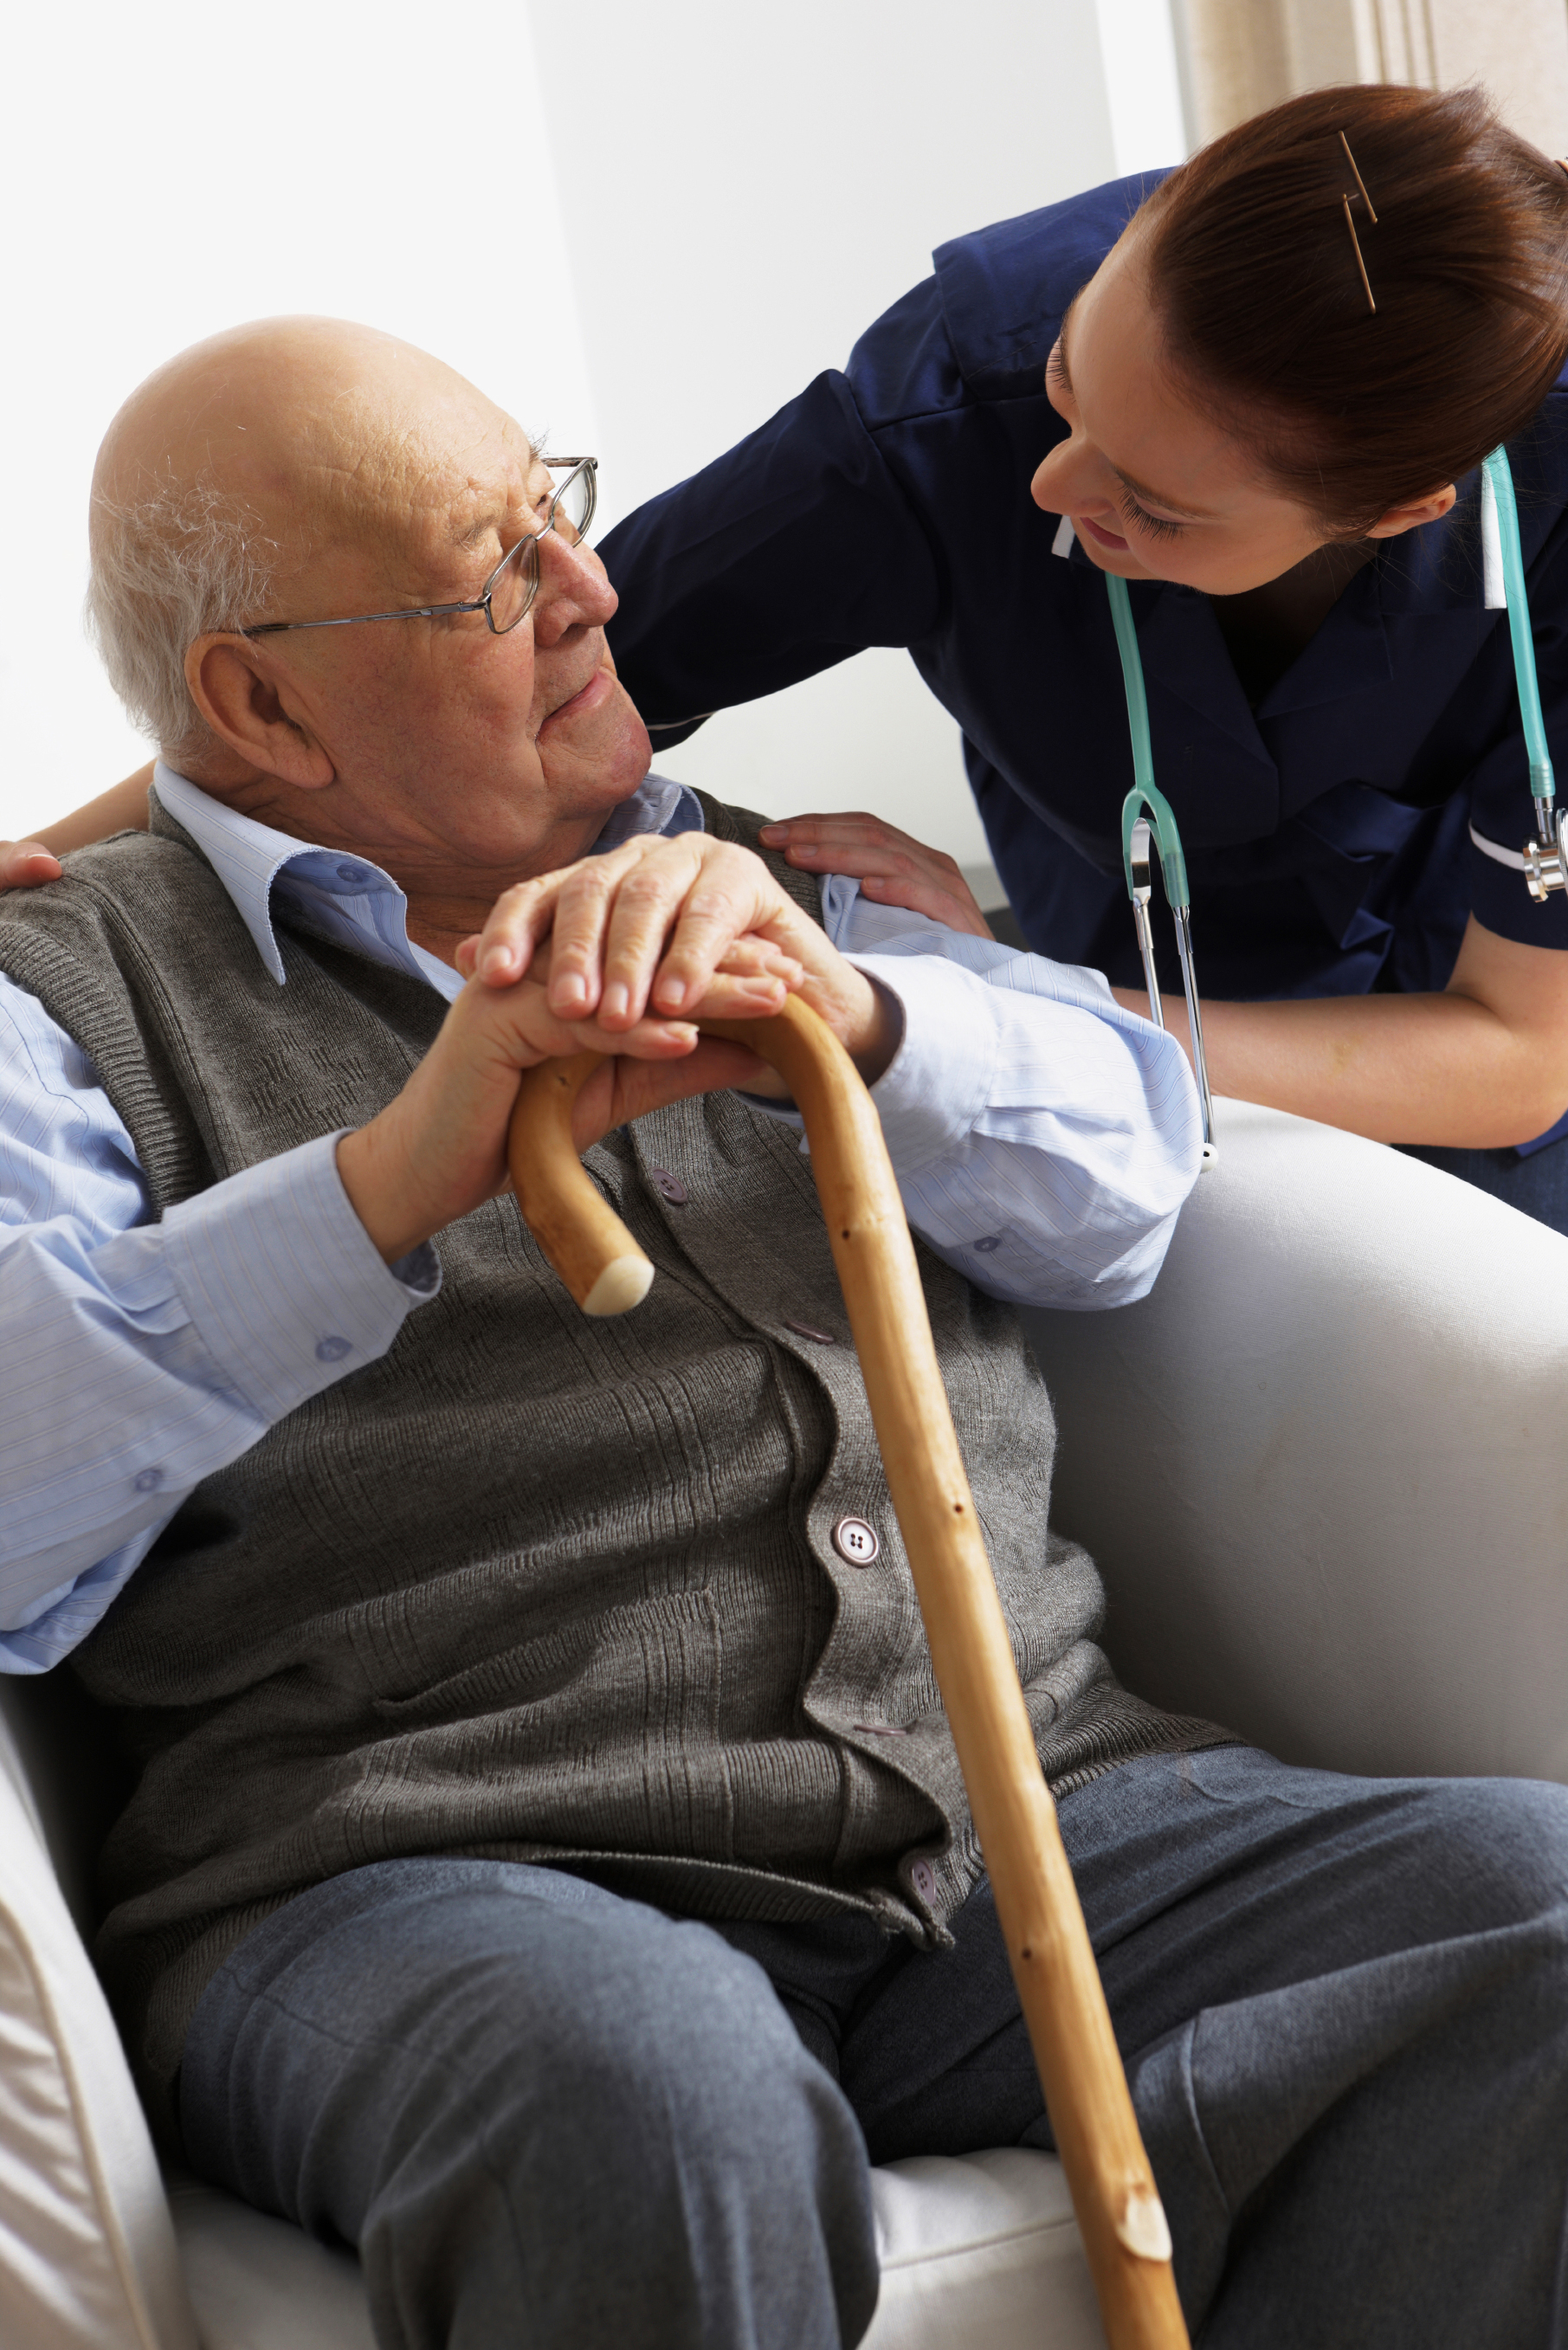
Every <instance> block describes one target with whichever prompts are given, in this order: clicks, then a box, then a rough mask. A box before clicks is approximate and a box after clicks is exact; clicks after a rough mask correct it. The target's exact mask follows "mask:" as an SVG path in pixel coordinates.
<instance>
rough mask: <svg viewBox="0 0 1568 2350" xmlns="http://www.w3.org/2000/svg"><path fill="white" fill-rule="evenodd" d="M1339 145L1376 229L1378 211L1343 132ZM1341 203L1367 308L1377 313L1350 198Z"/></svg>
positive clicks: (1342, 198)
mask: <svg viewBox="0 0 1568 2350" xmlns="http://www.w3.org/2000/svg"><path fill="white" fill-rule="evenodd" d="M1339 143H1340V145H1341V146H1342V147H1343V148H1344V150H1345V161H1346V162H1347V163H1348V164H1349V166H1350V168H1351V170H1352V171H1353V172H1355V184H1356V186H1357V187H1358V188H1359V189H1360V191H1361V201H1362V203H1364V204H1365V205H1366V214H1367V218H1368V219H1369V220H1370V221H1371V223H1372V225H1373V227H1374V228H1376V225H1377V213H1376V209H1375V208H1374V205H1373V202H1372V199H1371V197H1370V196H1369V195H1368V194H1367V192H1366V181H1365V180H1364V179H1363V178H1362V176H1361V173H1360V171H1359V169H1358V168H1357V165H1356V161H1355V156H1354V155H1353V154H1352V153H1351V151H1350V141H1349V140H1348V139H1347V138H1346V137H1345V133H1344V131H1343V130H1342V131H1341V132H1340V134H1339ZM1340 202H1341V203H1343V204H1344V206H1345V227H1346V228H1347V229H1348V230H1349V231H1350V242H1351V244H1352V245H1353V246H1354V247H1355V265H1356V267H1357V269H1359V270H1360V272H1361V283H1362V285H1363V286H1364V287H1365V288H1366V307H1367V308H1368V309H1369V310H1372V311H1376V307H1377V304H1376V301H1375V299H1374V298H1373V293H1372V280H1371V279H1370V278H1369V277H1368V276H1367V275H1366V262H1365V261H1364V260H1363V259H1362V257H1361V239H1360V238H1359V237H1358V236H1357V235H1356V234H1355V221H1354V220H1353V219H1352V217H1351V212H1350V198H1349V197H1348V196H1342V197H1341V198H1340Z"/></svg>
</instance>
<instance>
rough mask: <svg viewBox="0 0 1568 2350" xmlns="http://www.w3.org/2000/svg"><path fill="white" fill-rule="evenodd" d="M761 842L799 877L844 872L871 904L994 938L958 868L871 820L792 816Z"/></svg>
mask: <svg viewBox="0 0 1568 2350" xmlns="http://www.w3.org/2000/svg"><path fill="white" fill-rule="evenodd" d="M761 837H762V840H763V844H764V845H765V846H766V847H769V848H772V849H775V850H778V851H780V852H781V853H782V854H783V856H784V858H785V861H786V862H787V863H789V864H791V865H794V866H798V867H799V868H800V869H801V871H802V872H804V873H846V874H848V876H849V877H850V879H851V880H855V881H858V882H859V884H860V888H861V891H862V893H863V894H864V895H865V896H866V897H867V898H868V899H870V900H871V902H872V904H873V905H876V906H902V907H903V908H904V910H906V912H908V913H911V914H925V915H928V916H929V919H930V920H932V921H933V922H943V923H945V924H946V926H947V928H948V929H949V930H950V931H968V932H969V933H970V935H971V938H977V939H989V938H993V937H994V936H995V932H994V931H992V927H991V924H990V923H989V922H988V921H987V920H986V919H985V916H984V915H983V914H982V913H981V910H980V908H979V906H978V905H977V904H976V903H975V899H974V894H973V892H972V891H971V889H970V886H969V883H968V882H967V881H966V880H965V879H964V878H963V875H962V873H961V871H960V869H959V867H958V866H957V864H956V863H955V862H954V860H953V859H952V858H950V857H945V856H944V855H943V854H942V852H941V850H940V848H928V847H926V845H925V843H924V842H923V841H919V840H912V839H911V838H910V837H909V834H908V833H907V832H900V831H898V828H897V827H896V826H894V825H890V824H884V822H883V821H882V818H881V817H880V816H863V815H862V816H790V817H788V818H787V819H786V820H785V821H784V822H783V823H780V824H769V825H764V826H763V830H762V834H761Z"/></svg>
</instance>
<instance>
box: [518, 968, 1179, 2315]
mask: <svg viewBox="0 0 1568 2350" xmlns="http://www.w3.org/2000/svg"><path fill="white" fill-rule="evenodd" d="M701 1025H702V1029H703V1033H704V1034H705V1035H715V1036H725V1037H728V1038H730V1039H731V1040H732V1042H734V1043H736V1044H740V1045H746V1046H748V1047H749V1049H750V1050H751V1051H753V1052H754V1053H756V1054H757V1055H760V1057H761V1058H762V1059H763V1060H765V1061H769V1062H771V1063H772V1065H773V1066H774V1068H775V1069H776V1070H777V1071H778V1072H779V1075H780V1076H782V1077H783V1078H784V1082H785V1083H786V1085H787V1086H788V1087H789V1088H790V1091H791V1092H792V1094H793V1095H794V1100H795V1104H796V1107H798V1108H799V1110H800V1112H801V1114H802V1116H803V1118H805V1130H806V1134H807V1136H808V1137H809V1139H810V1142H811V1163H812V1168H813V1170H814V1172H815V1177H816V1188H817V1191H818V1195H819V1196H820V1198H821V1201H822V1209H823V1213H824V1215H825V1216H826V1220H827V1231H828V1237H829V1239H830V1241H831V1242H832V1244H833V1254H834V1259H835V1262H836V1264H837V1267H838V1278H839V1281H840V1283H841V1284H842V1285H843V1290H844V1302H845V1305H846V1309H847V1311H848V1315H849V1326H850V1328H851V1330H852V1331H853V1333H854V1336H855V1344H856V1347H857V1351H858V1354H859V1358H860V1368H861V1373H862V1376H863V1377H864V1378H865V1382H866V1393H867V1399H868V1401H869V1403H870V1406H871V1418H872V1421H873V1424H874V1425H875V1427H876V1430H877V1441H878V1442H879V1444H880V1446H881V1449H882V1462H883V1467H884V1470H885V1471H886V1474H887V1479H888V1491H889V1492H890V1493H891V1495H892V1500H893V1507H894V1509H895V1511H896V1512H897V1513H898V1524H899V1528H900V1530H901V1532H902V1534H903V1537H904V1545H905V1548H906V1550H907V1551H908V1553H909V1566H910V1570H911V1572H912V1574H913V1576H914V1583H915V1591H916V1594H917V1596H918V1597H919V1603H920V1613H921V1615H922V1617H924V1619H925V1627H926V1638H927V1641H928V1643H929V1648H930V1652H931V1663H932V1666H933V1668H934V1669H935V1672H936V1677H937V1685H938V1687H939V1689H940V1691H941V1698H942V1703H943V1706H944V1707H945V1709H946V1711H947V1717H948V1722H949V1725H950V1729H951V1731H952V1735H953V1743H954V1745H955V1746H956V1748H957V1750H958V1758H959V1763H960V1766H961V1770H962V1772H963V1776H964V1784H965V1786H966V1788H967V1789H968V1792H969V1800H970V1808H971V1812H972V1814H973V1817H974V1824H975V1827H976V1830H977V1831H978V1833H979V1836H980V1842H981V1849H982V1851H983V1853H984V1856H985V1863H986V1866H987V1868H988V1870H989V1871H990V1875H991V1886H992V1894H993V1896H994V1898H995V1901H996V1910H997V1916H998V1918H1000V1920H1001V1923H1002V1933H1003V1935H1004V1937H1005V1938H1006V1942H1007V1952H1008V1956H1009V1958H1010V1959H1011V1960H1012V1972H1013V1977H1014V1980H1015V1981H1016V1982H1017V1985H1018V1996H1019V1999H1020V2001H1021V2002H1022V2004H1023V2017H1024V2022H1025V2023H1026V2024H1027V2026H1028V2030H1029V2038H1030V2043H1031V2045H1032V2046H1033V2051H1034V2061H1035V2063H1036V2064H1037V2065H1038V2067H1039V2070H1040V2081H1041V2085H1042V2087H1043V2088H1044V2092H1045V2104H1046V2108H1047V2111H1048V2112H1049V2114H1050V2116H1051V2128H1052V2132H1053V2135H1054V2137H1055V2141H1056V2147H1057V2150H1058V2152H1059V2153H1060V2155H1061V2158H1062V2164H1063V2168H1064V2170H1065V2171H1066V2174H1067V2183H1068V2186H1069V2187H1070V2188H1071V2189H1072V2195H1073V2208H1074V2210H1075V2211H1076V2213H1077V2217H1078V2225H1079V2228H1080V2229H1081V2230H1082V2232H1083V2238H1084V2244H1085V2250H1086V2251H1087V2253H1088V2256H1089V2266H1090V2269H1091V2270H1092V2272H1093V2273H1094V2279H1095V2288H1096V2293H1098V2295H1099V2302H1100V2313H1101V2315H1102V2317H1103V2319H1104V2321H1105V2328H1106V2338H1107V2340H1108V2342H1109V2344H1110V2345H1111V2350H1187V2329H1186V2326H1185V2324H1183V2321H1182V2315H1181V2309H1180V2305H1179V2302H1178V2300H1177V2297H1176V2285H1175V2282H1174V2280H1173V2279H1172V2276H1171V2270H1170V2234H1169V2230H1168V2228H1167V2226H1166V2220H1165V2213H1164V2211H1163V2210H1162V2209H1161V2206H1160V2200H1159V2195H1158V2189H1156V2187H1155V2183H1154V2176H1153V2173H1152V2171H1151V2170H1150V2168H1149V2165H1148V2158H1147V2155H1146V2154H1145V2152H1144V2149H1143V2142H1142V2140H1141V2139H1140V2137H1139V2136H1138V2128H1137V2120H1136V2118H1135V2116H1134V2114H1133V2107H1132V2099H1131V2097H1130V2096H1129V2095H1128V2094H1127V2076H1126V2074H1124V2073H1123V2071H1122V2064H1121V2058H1120V2056H1119V2055H1118V2054H1117V2052H1116V2040H1115V2037H1114V2035H1113V2033H1112V2031H1111V2020H1110V2014H1109V2012H1108V2011H1107V2009H1106V1998H1105V1992H1104V1991H1103V1990H1102V1988H1101V1984H1100V1978H1099V1972H1098V1970H1097V1968H1096V1964H1095V1954H1094V1951H1093V1950H1092V1949H1091V1948H1090V1945H1089V1936H1088V1929H1087V1928H1086V1927H1085V1924H1084V1913H1083V1911H1082V1909H1081V1908H1079V1906H1078V1895H1077V1888H1076V1887H1075V1885H1074V1883H1073V1877H1072V1872H1071V1870H1070V1869H1069V1867H1068V1866H1067V1856H1066V1853H1065V1851H1064V1848H1063V1844H1062V1836H1061V1831H1060V1829H1059V1828H1058V1826H1057V1825H1056V1807H1055V1805H1054V1803H1053V1802H1052V1800H1051V1794H1050V1790H1049V1789H1048V1788H1047V1786H1046V1784H1045V1780H1044V1773H1042V1771H1041V1768H1040V1763H1039V1758H1038V1756H1037V1755H1036V1753H1035V1751H1034V1738H1033V1731H1032V1730H1031V1728H1030V1724H1029V1716H1028V1713H1027V1711H1025V1708H1024V1703H1023V1690H1022V1689H1021V1688H1020V1686H1019V1680H1018V1671H1017V1668H1016V1666H1015V1665H1014V1663H1013V1659H1012V1646H1011V1644H1010V1642H1009V1639H1008V1636H1007V1626H1006V1622H1005V1620H1004V1618H1003V1616H1002V1603H1001V1601H1000V1599H999V1598H998V1596H997V1591H996V1584H995V1581H994V1578H993V1577H992V1572H991V1562H990V1559H989V1558H988V1556H987V1555H986V1550H985V1544H984V1541H983V1539H982V1537H981V1530H980V1526H979V1523H978V1522H977V1519H976V1516H975V1509H974V1503H973V1501H972V1499H971V1494H970V1490H969V1480H968V1478H967V1477H966V1476H965V1474H964V1467H963V1461H962V1459H961V1456H960V1453H959V1448H958V1438H957V1436H956V1435H955V1433H954V1431H953V1424H952V1417H951V1414H950V1411H949V1409H948V1400H947V1395H946V1392H945V1390H944V1388H943V1386H942V1379H941V1373H940V1370H939V1368H938V1367H937V1356H936V1348H935V1346H934V1345H933V1343H932V1339H931V1329H930V1323H929V1319H928V1317H927V1314H926V1301H925V1295H924V1293H923V1292H922V1290H921V1287H920V1276H919V1271H918V1269H917V1266H916V1263H915V1252H914V1247H913V1245H912V1243H911V1242H910V1239H909V1225H908V1224H907V1222H905V1218H904V1207H903V1202H902V1201H901V1200H900V1199H899V1196H898V1183H897V1181H896V1180H895V1178H894V1174H893V1170H892V1168H891V1166H890V1165H889V1163H888V1152H887V1149H886V1146H885V1145H884V1143H883V1140H882V1128H881V1125H880V1122H879V1120H878V1118H877V1111H876V1109H875V1107H874V1106H873V1104H872V1101H871V1097H870V1096H869V1094H868V1093H867V1090H866V1087H865V1086H864V1085H863V1084H862V1083H861V1080H860V1077H859V1075H858V1073H857V1070H856V1067H855V1065H854V1063H853V1062H852V1061H851V1060H850V1058H849V1055H847V1053H846V1051H845V1050H844V1047H843V1045H840V1043H839V1042H838V1039H837V1038H836V1036H835V1035H834V1034H833V1032H832V1031H831V1029H829V1028H828V1027H827V1025H826V1023H825V1022H823V1021H822V1020H820V1019H818V1017H817V1015H816V1014H815V1013H814V1012H813V1011H812V1010H811V1009H810V1008H809V1006H807V1005H806V1004H804V1003H801V1001H800V999H799V997H798V996H791V997H790V998H788V1000H787V1001H786V1002H785V1003H784V1009H783V1010H782V1011H781V1012H779V1013H778V1014H775V1015H774V1017H773V1018H771V1019H764V1020H714V1021H704V1022H703V1023H702V1024H701ZM601 1057H602V1056H601V1055H598V1054H595V1053H580V1054H577V1055H575V1056H574V1057H573V1058H571V1059H570V1060H562V1061H545V1062H543V1063H541V1064H540V1065H539V1066H538V1067H536V1068H534V1069H530V1070H529V1071H527V1072H526V1074H525V1075H524V1078H523V1083H522V1087H521V1090H520V1092H519V1094H518V1097H517V1107H516V1108H515V1110H514V1113H513V1118H512V1127H511V1135H510V1143H509V1154H508V1155H509V1159H510V1163H511V1169H512V1178H513V1181H514V1184H515V1186H516V1191H517V1200H518V1204H519V1206H520V1207H521V1209H522V1211H523V1214H524V1219H525V1220H526V1222H527V1223H528V1225H529V1226H530V1228H531V1229H532V1231H533V1232H534V1234H535V1238H536V1240H537V1241H538V1243H539V1245H540V1247H541V1248H542V1249H543V1250H544V1252H545V1255H546V1257H548V1259H549V1261H550V1263H552V1264H553V1265H554V1266H555V1268H556V1272H557V1273H558V1274H560V1276H561V1279H562V1280H563V1281H564V1282H565V1283H566V1286H567V1288H568V1289H569V1290H570V1291H571V1293H572V1295H573V1296H574V1297H575V1298H576V1301H577V1304H578V1305H580V1306H582V1307H583V1309H584V1310H585V1312H587V1313H589V1314H620V1313H624V1312H625V1311H626V1309H627V1308H628V1306H631V1305H637V1304H639V1302H640V1300H641V1299H642V1298H643V1297H645V1296H646V1295H647V1294H648V1289H649V1283H650V1282H651V1281H652V1279H653V1267H652V1265H651V1264H650V1263H649V1260H648V1258H647V1257H646V1256H645V1255H644V1254H643V1253H642V1251H641V1250H640V1249H639V1247H638V1245H637V1243H636V1242H635V1241H634V1240H633V1239H632V1237H631V1234H630V1233H629V1232H628V1231H627V1228H626V1226H625V1225H624V1224H623V1223H622V1222H621V1221H620V1218H619V1217H618V1215H617V1214H616V1213H615V1211H614V1210H613V1209H612V1208H610V1207H609V1206H607V1203H606V1201H604V1200H603V1199H602V1198H601V1196H600V1194H599V1193H598V1192H597V1191H596V1190H595V1188H594V1186H593V1184H592V1183H591V1182H590V1181H589V1180H588V1177H587V1173H586V1172H585V1170H584V1169H583V1166H582V1163H581V1161H580V1159H578V1157H577V1153H576V1148H575V1147H574V1145H573V1142H572V1110H573V1106H574V1104H575V1102H576V1097H577V1095H578V1093H579V1091H580V1090H581V1088H582V1087H583V1086H584V1084H585V1083H586V1082H587V1079H588V1077H589V1076H592V1074H593V1072H594V1070H595V1069H596V1068H597V1066H599V1062H600V1059H601Z"/></svg>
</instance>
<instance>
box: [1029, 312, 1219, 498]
mask: <svg viewBox="0 0 1568 2350" xmlns="http://www.w3.org/2000/svg"><path fill="white" fill-rule="evenodd" d="M1082 292H1083V288H1082V286H1080V287H1079V289H1078V294H1075V295H1074V296H1073V299H1072V300H1071V301H1070V302H1069V303H1068V305H1067V307H1066V310H1065V312H1064V316H1063V319H1062V325H1061V328H1060V331H1059V332H1058V334H1057V337H1056V350H1055V359H1054V364H1055V369H1056V372H1057V374H1058V375H1059V376H1060V377H1061V379H1062V381H1063V384H1064V386H1065V388H1066V390H1067V391H1068V392H1069V394H1071V393H1072V391H1073V375H1072V370H1071V369H1070V368H1069V367H1068V365H1067V321H1068V319H1069V318H1071V317H1072V315H1073V313H1074V311H1075V309H1076V308H1077V307H1078V296H1079V294H1081V293H1082ZM1106 463H1107V464H1108V465H1110V468H1111V471H1112V473H1114V474H1115V475H1116V479H1117V481H1118V482H1120V483H1121V484H1122V486H1123V487H1124V489H1128V490H1130V491H1131V492H1132V494H1133V495H1134V497H1135V498H1140V499H1141V500H1142V501H1143V503H1144V504H1145V505H1150V506H1164V507H1165V509H1166V511H1167V513H1168V514H1173V515H1181V516H1182V517H1183V519H1184V520H1185V521H1188V522H1220V521H1221V520H1223V516H1222V515H1217V514H1215V513H1214V512H1213V510H1212V508H1210V507H1209V506H1189V505H1185V504H1183V503H1182V501H1181V500H1180V499H1179V498H1168V497H1167V496H1166V494H1165V493H1164V491H1163V490H1151V489H1150V488H1149V486H1148V484H1147V482H1140V481H1139V480H1138V478H1137V474H1136V473H1123V471H1122V469H1121V467H1120V466H1119V465H1117V464H1114V463H1111V460H1110V459H1109V458H1108V457H1107V458H1106Z"/></svg>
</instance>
